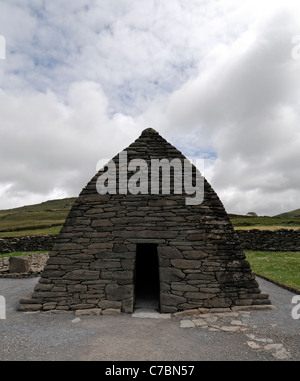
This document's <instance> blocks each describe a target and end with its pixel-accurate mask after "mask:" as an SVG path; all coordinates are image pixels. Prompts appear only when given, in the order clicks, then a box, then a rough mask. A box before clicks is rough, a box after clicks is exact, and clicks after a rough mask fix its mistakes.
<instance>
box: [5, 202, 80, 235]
mask: <svg viewBox="0 0 300 381" xmlns="http://www.w3.org/2000/svg"><path fill="white" fill-rule="evenodd" d="M74 201H75V198H65V199H62V200H51V201H46V202H42V203H41V204H36V205H28V206H22V207H20V208H14V209H6V210H0V233H1V236H7V235H8V234H7V233H8V232H15V233H16V234H14V235H26V234H27V232H28V231H29V232H32V233H33V234H34V232H35V231H36V232H39V233H44V234H48V233H52V234H56V233H57V232H58V231H59V229H60V227H61V225H62V224H63V223H64V221H65V219H66V217H67V215H68V213H69V210H70V209H71V206H72V205H73V203H74ZM9 235H10V234H9Z"/></svg>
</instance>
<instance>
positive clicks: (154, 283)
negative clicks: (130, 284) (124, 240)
mask: <svg viewBox="0 0 300 381" xmlns="http://www.w3.org/2000/svg"><path fill="white" fill-rule="evenodd" d="M134 288H135V304H134V308H151V309H157V310H159V270H158V256H157V245H156V244H137V247H136V265H135V285H134Z"/></svg>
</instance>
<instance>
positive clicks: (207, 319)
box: [205, 316, 218, 323]
mask: <svg viewBox="0 0 300 381" xmlns="http://www.w3.org/2000/svg"><path fill="white" fill-rule="evenodd" d="M205 320H206V322H207V323H215V322H216V321H217V320H218V317H217V316H212V317H209V318H206V319H205Z"/></svg>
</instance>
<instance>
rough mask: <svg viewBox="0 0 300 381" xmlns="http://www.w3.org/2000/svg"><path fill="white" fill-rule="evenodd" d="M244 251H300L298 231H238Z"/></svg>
mask: <svg viewBox="0 0 300 381" xmlns="http://www.w3.org/2000/svg"><path fill="white" fill-rule="evenodd" d="M237 233H238V236H239V239H240V242H241V245H242V248H243V249H244V250H262V251H264V250H265V251H300V230H292V229H290V230H289V229H279V230H274V231H271V230H258V229H253V230H238V231H237Z"/></svg>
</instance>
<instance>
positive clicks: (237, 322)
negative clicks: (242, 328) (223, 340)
mask: <svg viewBox="0 0 300 381" xmlns="http://www.w3.org/2000/svg"><path fill="white" fill-rule="evenodd" d="M231 324H232V325H244V324H243V323H242V322H241V321H240V320H232V321H231Z"/></svg>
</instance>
